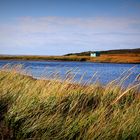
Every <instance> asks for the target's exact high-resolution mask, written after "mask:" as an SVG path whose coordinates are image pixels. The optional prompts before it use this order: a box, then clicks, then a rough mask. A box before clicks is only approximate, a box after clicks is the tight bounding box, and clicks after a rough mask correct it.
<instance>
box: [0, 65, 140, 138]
mask: <svg viewBox="0 0 140 140" xmlns="http://www.w3.org/2000/svg"><path fill="white" fill-rule="evenodd" d="M127 75H128V74H127V73H126V75H125V76H124V77H123V78H122V80H120V81H119V82H117V81H112V82H110V83H108V84H107V85H106V86H102V85H100V84H99V83H95V84H92V85H79V84H72V83H70V81H69V79H66V80H65V81H63V82H62V81H59V80H56V79H52V80H43V79H42V80H36V79H33V78H32V77H30V76H25V75H22V74H19V73H18V72H17V68H14V69H12V70H10V71H6V70H5V69H3V70H0V139H1V140H11V139H12V140H31V139H33V140H97V139H98V140H138V139H140V90H139V88H140V83H139V82H137V83H135V84H132V85H130V86H129V87H127V88H124V87H123V86H122V84H123V82H124V80H125V79H126V78H127Z"/></svg>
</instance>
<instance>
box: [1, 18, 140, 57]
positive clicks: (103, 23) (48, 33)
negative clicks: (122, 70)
mask: <svg viewBox="0 0 140 140" xmlns="http://www.w3.org/2000/svg"><path fill="white" fill-rule="evenodd" d="M139 38H140V19H138V18H113V17H112V18H111V17H108V18H104V17H96V18H65V17H19V18H16V19H14V22H12V23H11V22H10V23H5V24H4V23H0V53H9V54H14V53H16V54H18V53H20V54H21V53H26V54H46V55H47V54H48V55H50V54H51V55H55V54H56V55H58V54H64V53H69V52H75V51H86V50H104V49H116V48H137V47H139V46H140V40H139Z"/></svg>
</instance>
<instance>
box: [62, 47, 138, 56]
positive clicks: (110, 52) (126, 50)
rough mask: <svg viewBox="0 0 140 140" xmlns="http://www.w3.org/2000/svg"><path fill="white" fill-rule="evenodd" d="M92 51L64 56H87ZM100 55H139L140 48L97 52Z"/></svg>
mask: <svg viewBox="0 0 140 140" xmlns="http://www.w3.org/2000/svg"><path fill="white" fill-rule="evenodd" d="M91 52H93V51H87V52H81V53H69V54H66V55H64V56H70V55H77V56H89V55H90V53H91ZM99 52H100V53H101V54H128V53H131V54H132V53H133V54H140V48H136V49H120V50H107V51H99Z"/></svg>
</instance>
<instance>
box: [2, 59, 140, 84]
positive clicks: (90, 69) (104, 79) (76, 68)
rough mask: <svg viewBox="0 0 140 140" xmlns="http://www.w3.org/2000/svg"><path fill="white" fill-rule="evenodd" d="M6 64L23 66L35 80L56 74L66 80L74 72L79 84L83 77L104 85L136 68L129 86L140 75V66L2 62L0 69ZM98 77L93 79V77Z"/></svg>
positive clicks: (84, 80)
mask: <svg viewBox="0 0 140 140" xmlns="http://www.w3.org/2000/svg"><path fill="white" fill-rule="evenodd" d="M6 64H10V65H11V66H12V65H15V64H22V65H23V67H24V68H25V69H26V71H27V73H28V74H29V75H32V76H33V77H35V78H42V77H44V78H53V76H54V75H55V74H54V73H57V72H59V75H60V76H59V77H61V78H62V79H64V78H66V73H68V71H69V72H70V70H72V72H71V74H69V75H76V76H75V79H74V81H76V82H78V81H79V79H80V78H81V76H82V77H83V78H81V79H82V82H87V81H89V80H90V82H91V83H92V82H95V81H98V82H100V83H102V84H107V83H108V82H110V81H112V80H114V79H116V78H118V77H120V76H121V74H122V73H123V72H124V71H127V70H129V69H130V68H132V67H134V66H135V68H133V69H132V70H131V71H132V74H131V76H130V77H129V78H128V79H127V82H126V83H127V84H130V83H132V82H133V81H134V79H135V78H136V76H137V75H138V74H140V64H112V63H91V62H59V61H15V60H14V61H13V60H12V61H10V60H0V68H1V67H2V66H4V65H6ZM95 73H97V74H96V76H95V77H94V78H93V79H91V78H92V77H93V75H94V74H95ZM55 77H56V75H55Z"/></svg>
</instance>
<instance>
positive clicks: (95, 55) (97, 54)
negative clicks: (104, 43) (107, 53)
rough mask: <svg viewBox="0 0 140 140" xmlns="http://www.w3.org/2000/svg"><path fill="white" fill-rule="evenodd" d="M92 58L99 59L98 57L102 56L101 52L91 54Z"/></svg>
mask: <svg viewBox="0 0 140 140" xmlns="http://www.w3.org/2000/svg"><path fill="white" fill-rule="evenodd" d="M90 56H91V57H98V56H100V52H91V53H90Z"/></svg>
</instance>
